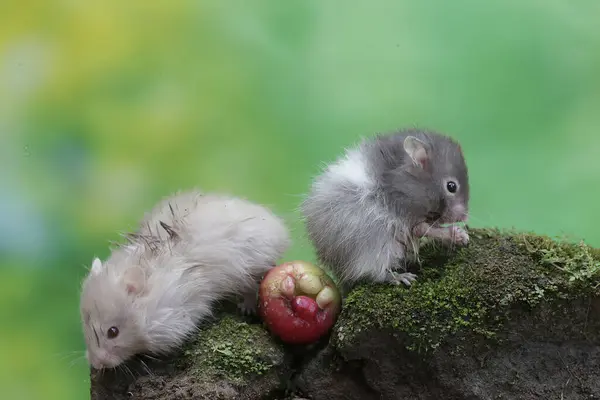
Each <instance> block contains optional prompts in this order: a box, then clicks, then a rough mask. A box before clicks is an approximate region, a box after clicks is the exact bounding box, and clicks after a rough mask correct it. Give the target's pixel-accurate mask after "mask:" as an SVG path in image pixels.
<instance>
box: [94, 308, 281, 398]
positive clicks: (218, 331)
mask: <svg viewBox="0 0 600 400" xmlns="http://www.w3.org/2000/svg"><path fill="white" fill-rule="evenodd" d="M288 362H289V360H288V359H287V358H286V356H285V354H284V351H283V349H282V348H281V347H280V346H279V345H278V344H277V343H275V342H274V341H273V340H272V339H271V337H270V335H269V334H268V332H267V331H266V330H265V329H264V328H263V326H262V325H261V324H260V323H250V322H248V321H247V319H245V318H243V317H241V316H236V315H234V314H222V315H220V316H219V317H218V319H217V320H216V321H215V322H212V323H206V324H204V325H203V326H202V327H201V328H200V330H199V332H198V333H197V334H196V335H195V337H194V339H193V340H191V341H190V342H188V343H187V345H186V346H185V347H184V348H183V349H182V350H181V351H180V352H179V353H178V354H175V355H173V356H172V357H171V358H169V359H166V360H158V361H153V362H151V363H150V362H149V361H148V360H146V361H145V364H142V363H141V362H140V358H139V357H138V359H135V360H131V362H129V363H128V364H127V365H126V366H125V367H123V368H120V369H119V370H116V371H110V372H109V371H105V372H104V373H101V374H99V373H97V372H96V373H93V374H92V399H98V400H100V399H161V400H168V399H214V400H219V399H261V398H264V396H265V395H269V394H275V393H278V392H279V391H280V390H281V389H282V388H281V382H282V381H285V377H284V376H283V375H284V374H287V373H288V371H289V367H288Z"/></svg>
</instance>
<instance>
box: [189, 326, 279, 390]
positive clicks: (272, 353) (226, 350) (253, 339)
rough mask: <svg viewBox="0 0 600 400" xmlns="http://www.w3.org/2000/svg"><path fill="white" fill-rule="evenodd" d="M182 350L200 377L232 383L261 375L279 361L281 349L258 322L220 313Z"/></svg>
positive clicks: (239, 382)
mask: <svg viewBox="0 0 600 400" xmlns="http://www.w3.org/2000/svg"><path fill="white" fill-rule="evenodd" d="M196 337H197V339H196V340H195V341H194V342H193V343H191V344H190V345H189V346H188V348H187V349H186V350H185V352H184V356H185V357H184V359H185V362H186V363H188V364H191V365H190V366H189V367H188V368H189V371H190V372H191V373H192V374H193V375H195V376H197V377H198V378H200V379H203V380H212V379H215V378H223V379H226V380H227V381H229V382H231V383H234V384H244V383H246V382H248V380H249V379H251V378H253V377H257V376H262V375H265V374H266V373H267V372H269V371H270V370H271V369H272V368H273V367H274V366H277V365H280V364H281V363H282V361H283V352H282V350H281V349H280V348H279V347H277V345H276V344H274V343H273V342H272V341H271V338H270V336H269V335H268V333H267V332H266V331H265V329H264V328H263V327H262V326H261V325H259V324H248V323H246V322H244V321H242V320H241V318H238V317H235V316H232V315H224V316H223V317H222V318H221V319H220V320H219V321H217V322H216V323H214V324H211V325H209V326H206V327H203V328H202V329H201V330H200V332H199V333H198V334H197V336H196Z"/></svg>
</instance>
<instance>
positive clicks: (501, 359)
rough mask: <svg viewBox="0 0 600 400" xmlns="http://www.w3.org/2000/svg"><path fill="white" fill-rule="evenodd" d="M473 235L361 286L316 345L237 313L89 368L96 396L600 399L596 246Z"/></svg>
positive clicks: (599, 258) (599, 256)
mask: <svg viewBox="0 0 600 400" xmlns="http://www.w3.org/2000/svg"><path fill="white" fill-rule="evenodd" d="M470 235H471V242H470V243H469V245H468V246H466V247H464V248H455V249H447V248H445V247H442V246H439V245H437V246H436V245H434V244H432V243H426V244H425V245H424V247H423V248H422V250H421V253H420V257H421V263H420V264H419V265H414V266H411V268H410V269H411V271H412V272H414V273H417V274H418V280H417V281H416V282H415V283H414V284H413V286H412V287H410V288H406V287H404V286H392V285H388V284H363V285H360V286H358V287H355V288H354V289H353V290H352V291H351V292H350V293H349V294H348V296H347V297H346V299H345V301H344V306H343V310H342V313H341V315H340V317H339V318H338V322H337V323H336V325H335V327H334V329H333V330H332V332H331V336H330V339H329V343H328V344H327V343H325V345H326V346H325V348H324V350H322V351H320V352H318V353H317V355H316V356H314V355H313V354H310V352H308V351H302V349H300V351H298V349H296V350H295V351H294V352H293V351H292V349H291V348H283V347H281V346H280V345H279V344H278V342H276V341H274V340H273V339H272V337H271V336H270V335H269V333H268V331H267V330H266V329H265V328H264V327H263V325H262V324H260V323H259V322H258V321H256V320H254V321H253V322H250V320H249V319H246V318H242V317H240V316H235V315H234V314H233V313H232V312H231V311H230V312H229V313H224V314H221V316H220V317H219V318H218V319H217V320H216V321H215V322H213V323H206V324H205V325H204V326H203V327H202V328H201V330H200V332H199V333H198V334H197V336H196V337H195V339H194V340H192V341H191V342H190V343H189V344H188V345H187V346H186V347H185V348H183V349H182V350H181V352H180V353H179V354H176V355H173V356H172V357H170V358H169V359H166V360H163V361H160V362H159V361H156V362H152V363H149V362H147V365H143V364H139V363H138V364H136V363H135V362H133V363H129V364H128V365H127V369H129V371H126V370H124V369H121V370H120V371H113V372H104V373H103V374H97V373H94V374H93V375H92V390H91V392H92V399H98V400H100V399H117V400H119V399H161V400H169V399H215V400H218V399H282V398H284V396H283V394H282V393H283V392H284V389H285V388H291V389H292V390H293V391H295V392H298V393H303V394H305V397H307V398H310V399H313V400H319V399H402V400H409V399H419V400H424V399H427V400H450V399H452V400H459V399H460V400H462V399H469V400H478V399H481V400H483V399H486V400H487V399H552V398H556V399H560V398H564V399H570V400H579V399H582V400H583V399H586V400H590V399H600V251H599V250H598V249H593V248H590V247H588V246H586V245H585V244H583V243H566V242H559V241H556V240H553V239H551V238H549V237H545V236H538V235H534V234H529V233H519V232H500V231H496V230H487V229H473V230H471V231H470ZM317 349H318V348H317ZM298 354H301V357H300V359H299V358H298ZM302 357H304V358H303V359H302ZM134 361H135V360H134ZM292 364H293V365H294V367H295V369H296V372H295V373H294V375H293V376H292V368H291V366H292Z"/></svg>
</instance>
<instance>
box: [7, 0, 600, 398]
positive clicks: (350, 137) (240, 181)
mask: <svg viewBox="0 0 600 400" xmlns="http://www.w3.org/2000/svg"><path fill="white" fill-rule="evenodd" d="M599 19H600V2H598V1H597V0H587V1H584V0H580V1H575V2H566V1H564V0H510V1H508V0H504V1H496V2H481V1H475V0H455V1H452V2H448V1H443V0H438V1H417V0H412V1H369V2H366V1H365V2H342V1H316V0H313V1H307V0H303V1H285V2H283V1H281V2H276V1H271V2H266V1H247V2H242V1H238V2H233V1H188V2H186V1H180V2H167V1H153V2H116V1H108V2H106V1H105V2H84V1H76V0H68V1H56V0H55V1H19V2H17V1H15V0H3V1H2V2H1V3H0V133H1V136H0V159H1V161H0V162H1V164H0V179H1V181H0V184H1V186H0V205H1V207H0V220H1V221H2V229H0V236H1V237H0V252H1V258H0V317H1V321H2V322H1V328H0V358H1V360H2V362H1V365H0V387H1V393H2V397H3V398H6V399H9V398H12V399H85V398H89V394H88V390H89V379H88V370H87V367H86V364H85V361H84V360H83V350H84V342H83V338H82V335H81V329H80V322H79V314H78V301H79V299H78V294H79V284H80V282H81V279H82V278H83V276H84V274H85V273H86V269H87V268H88V267H89V265H90V264H91V260H92V258H93V257H94V256H99V257H103V258H104V257H106V256H107V255H108V245H109V243H108V242H109V240H116V239H118V237H119V236H118V232H119V231H124V230H127V229H130V228H132V227H133V225H134V224H135V222H137V220H138V219H139V218H140V217H141V215H142V213H143V212H144V211H145V210H146V209H148V208H149V207H151V206H152V205H153V204H154V203H155V202H157V201H158V200H159V199H160V198H161V197H162V196H164V195H167V194H169V193H171V192H173V191H175V190H178V189H184V188H190V187H192V186H199V187H201V188H202V189H204V190H215V191H225V192H229V193H231V194H235V195H240V196H244V197H247V198H250V199H252V200H254V201H256V202H261V203H263V204H266V205H269V206H271V207H273V209H274V210H275V211H276V212H278V213H280V214H281V215H282V216H285V218H286V219H287V220H288V221H289V224H290V227H291V228H292V229H293V232H294V238H295V244H294V246H293V248H292V249H290V251H289V252H288V254H287V255H286V258H287V259H293V258H304V259H309V260H312V259H313V254H312V250H311V248H310V246H309V244H308V242H307V241H306V239H305V238H304V232H303V227H302V225H301V224H299V223H298V220H297V218H298V215H297V213H296V212H295V209H296V207H297V206H298V204H299V201H300V196H301V195H302V194H303V193H304V192H305V191H306V190H307V188H308V186H309V184H310V180H311V177H312V176H313V175H314V174H316V173H317V172H318V171H319V169H320V168H321V166H322V165H323V162H326V161H330V160H332V159H334V158H335V157H336V156H337V155H338V154H339V153H340V152H341V151H342V149H343V148H344V147H345V146H349V145H351V144H353V143H355V142H356V141H357V140H358V139H359V137H361V136H367V135H371V134H373V133H376V132H383V131H389V130H393V129H396V128H400V127H407V126H408V127H410V126H417V127H424V128H431V129H436V130H439V131H443V132H446V133H448V134H450V135H453V136H454V137H456V138H458V139H459V140H460V141H461V142H462V144H463V148H464V150H465V154H466V157H467V163H468V166H469V168H470V179H471V190H472V202H471V215H472V218H471V224H472V225H474V226H483V225H487V226H492V225H495V226H501V227H516V228H519V229H526V230H535V231H537V232H540V233H546V234H550V235H563V236H564V235H567V236H568V237H569V238H571V239H573V240H579V239H585V240H586V241H587V242H588V243H590V244H593V245H596V246H600V232H599V231H598V230H597V229H596V223H597V216H598V207H597V204H598V201H599V199H600V196H599V194H598V189H597V187H598V186H597V185H598V182H599V180H600V162H599V161H598V160H597V157H598V156H599V154H600V131H599V129H598V128H599V127H600V24H599V23H598V21H599ZM595 216H596V217H595Z"/></svg>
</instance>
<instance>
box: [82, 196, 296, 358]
mask: <svg viewBox="0 0 600 400" xmlns="http://www.w3.org/2000/svg"><path fill="white" fill-rule="evenodd" d="M126 236H127V238H128V242H127V243H125V244H122V245H118V246H117V247H116V248H114V249H113V251H112V254H111V255H110V256H109V258H108V259H107V260H106V261H105V262H102V261H100V260H99V259H98V258H95V259H94V260H93V262H92V267H91V269H90V271H89V273H88V275H87V276H86V278H85V279H84V281H83V284H82V290H81V303H80V312H81V318H82V322H83V330H84V334H85V341H86V347H87V352H86V355H87V358H88V361H89V363H90V364H91V365H92V366H93V367H94V368H96V369H101V368H114V367H116V366H118V365H119V364H121V363H122V362H124V361H125V360H127V359H128V358H130V357H132V356H133V355H135V354H139V353H147V354H156V355H161V354H167V353H169V352H171V351H172V350H174V349H175V348H177V347H178V346H180V345H181V344H182V343H183V342H184V341H185V340H186V339H187V338H188V337H189V336H190V335H191V334H192V333H193V332H194V331H195V330H196V327H197V325H198V323H199V322H201V321H202V320H203V319H204V318H205V317H207V316H209V315H210V314H211V311H212V306H213V305H214V304H215V302H216V301H220V300H223V299H228V298H230V297H232V296H242V297H243V299H244V301H243V302H242V303H241V305H240V306H241V308H242V309H244V310H246V311H248V310H251V311H253V310H254V309H255V307H256V295H257V290H258V282H259V281H260V279H261V277H262V276H263V275H264V274H265V273H266V272H267V271H268V270H269V269H270V268H272V267H273V266H275V265H276V263H277V262H278V260H279V259H280V258H281V257H282V255H283V253H284V252H285V251H286V250H287V248H288V247H289V245H290V236H289V231H288V229H287V227H286V226H285V224H284V222H283V220H282V219H280V218H279V217H277V216H276V215H275V214H274V213H273V212H271V211H270V210H269V209H267V208H266V207H263V206H260V205H257V204H253V203H251V202H249V201H247V200H244V199H240V198H235V197H231V196H226V195H221V194H204V193H201V192H200V191H198V190H190V191H184V192H178V193H176V194H174V195H173V196H170V197H168V198H166V199H164V200H162V201H161V202H159V204H157V205H156V206H155V207H154V209H153V210H152V211H151V212H149V213H147V215H146V216H145V217H144V219H143V220H142V222H141V224H140V228H139V230H138V231H137V232H134V233H132V234H129V235H126Z"/></svg>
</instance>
